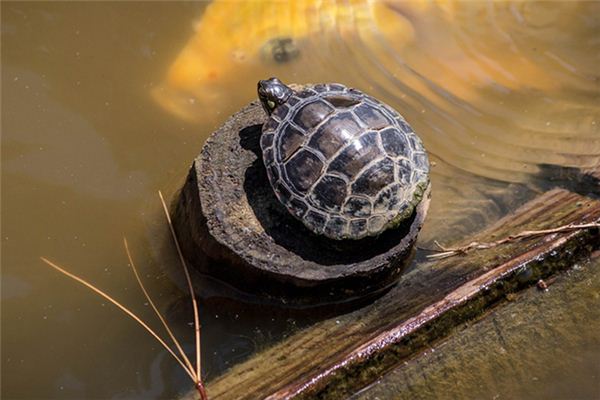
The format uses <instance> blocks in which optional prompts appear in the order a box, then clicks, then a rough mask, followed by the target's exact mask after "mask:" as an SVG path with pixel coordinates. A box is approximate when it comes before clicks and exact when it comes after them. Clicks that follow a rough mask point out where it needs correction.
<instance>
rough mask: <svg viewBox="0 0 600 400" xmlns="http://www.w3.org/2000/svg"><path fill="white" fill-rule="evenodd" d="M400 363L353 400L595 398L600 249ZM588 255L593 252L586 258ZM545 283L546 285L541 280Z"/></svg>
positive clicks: (599, 367) (599, 366)
mask: <svg viewBox="0 0 600 400" xmlns="http://www.w3.org/2000/svg"><path fill="white" fill-rule="evenodd" d="M595 253H596V257H597V258H595V259H592V260H589V261H587V260H586V261H585V262H581V263H580V262H578V263H577V264H576V265H577V268H574V269H573V270H570V271H568V273H565V274H560V275H559V276H557V277H555V278H551V279H552V280H554V279H556V281H555V282H554V283H553V284H552V285H551V286H549V288H548V289H547V290H540V289H538V288H537V287H531V288H529V289H527V290H524V291H523V292H522V293H519V294H516V295H514V296H511V299H510V301H507V302H505V303H504V304H503V305H501V306H499V307H494V308H493V309H492V310H491V312H489V313H486V314H485V315H484V316H482V317H481V318H479V319H478V320H477V321H474V322H471V321H470V322H469V323H468V324H465V325H464V326H462V327H460V328H459V329H457V331H455V332H453V333H452V334H451V335H449V337H448V338H447V339H445V340H443V341H440V342H438V343H433V344H432V346H431V347H430V348H428V349H427V350H426V351H424V352H423V353H422V354H420V355H419V356H418V357H414V358H411V359H410V360H408V361H407V362H405V363H401V364H400V365H398V366H397V367H395V368H394V369H393V370H392V371H390V372H389V373H387V374H385V376H383V377H381V378H379V379H378V380H377V382H375V383H374V384H373V385H371V386H370V387H369V388H366V389H364V390H362V391H361V392H360V393H359V394H356V395H355V396H353V397H352V399H353V400H370V399H377V398H379V399H397V400H427V399H438V398H444V399H493V398H501V399H532V398H535V399H597V398H599V397H600V386H599V385H598V376H599V374H600V363H599V362H598V361H599V360H600V296H599V294H600V251H597V252H595ZM592 257H594V254H592ZM548 282H550V281H548Z"/></svg>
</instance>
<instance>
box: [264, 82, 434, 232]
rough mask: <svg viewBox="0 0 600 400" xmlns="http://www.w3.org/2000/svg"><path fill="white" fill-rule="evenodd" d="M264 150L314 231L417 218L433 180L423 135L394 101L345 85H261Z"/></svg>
mask: <svg viewBox="0 0 600 400" xmlns="http://www.w3.org/2000/svg"><path fill="white" fill-rule="evenodd" d="M258 93H259V98H260V99H261V102H262V104H263V107H264V108H265V111H266V112H267V113H268V114H269V115H270V116H269V119H268V121H267V122H266V123H265V124H264V125H263V128H262V136H261V141H260V145H261V149H262V153H263V160H264V164H265V167H266V169H267V174H268V177H269V181H270V183H271V186H272V187H273V190H274V191H275V194H276V195H277V198H278V199H279V200H280V201H281V203H283V204H284V205H285V206H286V207H287V209H288V210H289V211H290V212H291V213H292V214H293V215H294V216H295V217H296V218H298V219H300V220H301V221H302V222H303V223H304V225H306V227H308V228H309V229H310V230H311V231H313V232H315V233H317V234H322V235H325V236H327V237H329V238H332V239H361V238H364V237H366V236H375V235H378V234H380V233H381V232H383V231H384V230H386V229H388V228H391V227H395V226H397V225H398V224H400V223H401V222H402V221H404V220H405V219H407V218H409V217H410V216H411V215H412V213H413V211H414V208H415V207H416V205H417V204H419V202H420V201H421V199H422V197H423V193H424V191H425V190H426V188H427V186H428V184H429V161H428V158H427V153H426V152H425V149H424V148H423V145H422V143H421V140H420V139H419V137H418V136H417V135H416V134H415V133H414V131H413V130H412V128H411V127H410V126H409V125H408V124H407V123H406V121H405V120H404V119H403V118H402V117H401V116H400V115H399V114H398V113H397V112H396V111H395V110H394V109H392V108H391V107H389V106H387V105H385V104H383V103H381V102H380V101H378V100H376V99H374V98H373V97H371V96H368V95H366V94H364V93H362V92H360V91H358V90H355V89H349V88H347V87H345V86H344V85H341V84H335V83H331V84H318V85H311V86H305V87H304V88H303V89H302V90H300V91H298V92H295V91H293V90H292V89H291V88H289V87H287V86H286V85H284V84H283V83H281V82H280V81H279V80H278V79H276V78H272V79H269V80H265V81H260V82H259V84H258Z"/></svg>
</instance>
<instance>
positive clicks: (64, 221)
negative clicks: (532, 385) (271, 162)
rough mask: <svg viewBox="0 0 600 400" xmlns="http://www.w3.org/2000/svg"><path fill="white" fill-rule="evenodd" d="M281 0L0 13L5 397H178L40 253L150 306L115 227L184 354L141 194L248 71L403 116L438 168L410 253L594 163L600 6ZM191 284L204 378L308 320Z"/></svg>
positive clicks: (159, 359)
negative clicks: (349, 95) (324, 87)
mask: <svg viewBox="0 0 600 400" xmlns="http://www.w3.org/2000/svg"><path fill="white" fill-rule="evenodd" d="M294 4H295V6H294V7H292V6H290V5H289V4H286V3H281V2H277V3H275V2H274V3H262V2H254V3H251V2H248V3H233V2H230V3H227V4H224V5H223V4H219V5H215V6H213V7H211V8H209V9H208V10H209V11H208V12H207V14H206V15H204V16H203V10H204V9H205V7H206V3H173V4H166V3H156V2H141V3H140V2H135V3H134V2H131V3H105V2H98V3H93V2H92V3H18V2H17V3H6V2H3V3H2V189H3V190H2V217H3V221H2V397H3V398H82V397H85V398H148V397H169V396H175V395H176V394H178V393H183V392H185V391H187V390H188V389H189V383H188V382H187V380H186V376H185V374H184V373H183V372H182V371H180V370H179V369H178V367H177V366H176V365H175V363H174V362H172V361H171V360H170V359H168V358H167V354H166V353H165V351H164V350H162V349H160V348H158V347H157V345H156V343H155V342H154V340H153V339H152V338H150V337H147V335H146V334H145V333H144V332H142V331H141V330H140V329H139V328H138V327H137V326H136V325H134V324H133V323H132V322H130V321H129V320H127V319H125V318H124V317H122V316H121V314H119V313H118V311H116V310H115V309H114V308H113V307H112V306H110V305H107V304H104V303H103V302H101V301H100V300H98V298H96V297H94V295H92V294H90V293H89V292H88V291H86V290H85V289H83V288H81V287H79V286H77V285H76V284H75V283H73V282H71V281H69V280H67V279H66V278H63V277H61V276H59V275H57V274H56V273H55V272H54V271H51V270H49V269H48V268H47V267H45V266H43V265H42V264H41V262H40V261H39V259H38V257H39V256H41V255H44V256H47V257H50V258H51V259H53V260H55V261H57V262H59V263H61V264H64V265H66V266H68V267H69V268H70V269H71V270H72V271H74V272H76V273H78V274H81V275H82V276H84V277H86V278H88V279H90V280H92V281H93V282H95V283H97V284H98V285H99V286H100V287H102V288H104V289H106V290H107V291H109V292H110V293H111V294H113V295H114V296H115V297H117V298H118V299H120V300H122V301H123V302H124V303H126V304H128V305H131V306H132V308H135V309H136V310H139V311H140V313H142V314H144V315H147V316H150V312H149V311H150V310H149V309H148V307H147V306H146V305H145V304H144V300H143V298H142V295H141V293H140V292H139V291H138V290H137V288H136V286H135V281H134V280H133V276H132V275H131V272H130V271H129V269H128V268H127V262H126V257H125V254H124V251H123V246H122V237H123V236H124V235H126V236H127V237H128V239H129V242H130V244H131V247H132V250H133V253H134V257H135V258H136V261H137V263H138V264H139V266H140V267H142V272H143V275H145V276H146V277H147V281H148V283H149V286H150V287H149V289H150V290H151V291H152V292H153V293H157V296H158V299H157V300H158V301H159V302H160V303H161V304H163V307H164V309H165V310H166V311H167V312H168V314H169V315H170V319H171V320H172V321H173V323H174V326H175V330H176V331H177V332H179V333H181V334H183V335H187V336H186V337H187V338H188V339H187V340H186V341H185V343H186V347H190V350H191V346H192V343H193V342H192V337H191V334H192V331H191V328H190V327H189V326H188V325H187V323H188V322H190V321H191V316H190V314H189V313H188V312H187V311H189V310H188V309H187V308H186V306H185V305H186V304H187V302H186V299H187V298H186V296H185V294H184V293H182V292H180V291H179V289H178V286H177V285H176V284H174V283H172V280H171V279H172V278H173V277H175V279H178V278H177V275H176V272H174V271H176V269H177V267H178V266H177V263H176V259H175V257H174V253H173V249H172V248H171V247H170V246H169V242H168V235H167V231H166V230H165V222H164V217H163V216H162V215H161V211H160V206H159V202H158V197H157V195H156V191H157V190H158V189H162V190H163V191H165V193H166V194H167V195H168V196H172V195H173V194H174V193H175V191H176V190H177V189H178V187H179V186H180V184H181V183H182V180H183V178H184V176H185V174H186V172H187V168H188V166H189V163H190V161H191V160H192V158H193V157H194V156H195V155H196V154H197V153H198V151H199V149H200V147H201V145H202V142H203V141H204V139H205V138H206V137H207V135H208V134H209V133H210V132H211V130H212V129H213V128H214V127H215V126H217V125H218V124H220V123H221V122H222V121H223V120H224V119H225V118H226V116H228V115H229V114H231V113H232V112H234V111H235V110H237V109H238V108H239V107H240V106H242V105H243V104H245V103H247V102H248V101H249V100H251V99H253V98H254V96H255V94H254V91H255V82H256V81H257V80H258V79H260V78H265V77H267V76H271V75H277V76H280V77H281V78H282V79H283V80H285V81H288V82H292V81H294V82H317V81H340V82H343V83H346V84H348V85H353V86H356V87H358V88H360V89H362V90H365V91H367V92H369V93H371V94H373V95H375V96H377V97H379V98H381V99H382V100H385V101H387V102H388V103H390V104H392V105H393V106H394V107H396V108H397V109H398V110H400V112H401V113H402V114H403V115H404V116H405V117H406V119H407V120H408V121H409V122H410V123H411V124H412V125H413V127H414V128H415V130H416V131H417V132H419V133H420V135H421V136H422V138H423V140H424V142H425V145H426V147H427V148H428V150H429V151H430V153H431V160H432V161H434V163H435V165H434V166H433V168H432V170H433V172H432V180H433V185H434V194H433V196H434V197H433V202H432V209H431V212H430V217H429V219H428V223H427V224H426V226H425V228H424V232H423V234H422V239H423V240H424V241H429V240H431V239H432V238H436V239H438V240H441V241H449V240H452V239H457V238H458V237H460V236H462V235H464V234H467V233H469V232H471V231H473V230H474V229H477V228H480V227H481V226H483V225H485V224H486V223H487V222H488V221H489V220H492V219H495V218H497V217H498V216H499V215H501V214H502V213H504V212H506V210H507V209H510V208H512V206H513V205H514V204H517V203H518V202H519V199H520V198H521V197H524V193H529V192H531V191H532V190H540V189H541V188H543V187H545V186H550V185H552V184H554V183H556V182H553V181H552V179H551V178H552V175H548V173H547V171H548V170H550V171H554V169H552V168H550V169H548V167H543V166H542V167H541V166H540V165H543V164H550V165H555V166H568V167H576V168H586V167H591V166H595V165H598V164H599V163H600V128H599V125H600V105H599V104H600V79H599V74H598V70H597V65H599V63H600V22H599V20H598V17H597V15H600V3H597V2H585V3H573V2H564V3H509V2H500V3H483V2H468V3H449V4H445V5H437V4H435V3H434V4H432V5H427V6H426V5H424V3H421V2H414V3H394V4H391V5H390V4H386V3H380V4H378V5H377V6H376V7H375V8H374V9H372V8H368V7H366V6H360V5H357V6H356V8H354V9H353V10H350V9H349V8H348V7H347V6H345V5H340V6H339V7H337V8H336V7H329V6H322V7H321V8H315V7H313V3H312V2H296V3H294ZM259 6H260V7H259ZM275 16H277V17H276V18H275ZM200 20H201V21H202V23H201V24H198V21H200ZM286 38H292V39H293V41H292V42H291V44H290V45H289V46H291V47H285V46H284V49H283V51H281V46H282V43H284V44H285V43H289V42H286V41H285V40H282V39H286ZM274 39H275V40H274ZM183 49H186V50H183ZM274 49H275V50H274ZM277 49H279V50H277ZM558 183H561V182H558ZM200 286H201V289H202V294H203V300H202V303H201V308H202V310H203V311H204V314H203V326H204V329H203V332H204V338H203V350H204V358H203V359H204V364H203V365H204V369H205V373H206V375H207V376H208V377H210V376H215V375H216V374H218V373H219V372H220V371H223V370H224V369H225V368H227V367H228V366H229V365H231V364H232V363H234V362H236V361H237V360H239V359H242V358H244V357H245V356H247V355H248V354H250V353H251V352H252V351H254V350H256V349H257V348H260V347H262V346H266V345H267V344H268V343H269V342H270V341H272V340H273V338H276V337H279V336H280V335H282V334H285V332H289V331H290V330H293V329H295V326H296V325H302V324H306V323H308V322H309V321H310V318H309V317H308V316H306V315H300V316H299V315H297V313H296V314H294V313H291V312H290V313H288V312H286V311H278V312H275V310H272V309H265V308H262V307H261V308H258V307H256V306H251V305H243V304H241V303H239V302H237V301H233V300H227V299H226V298H225V297H224V296H222V295H221V293H223V288H222V287H219V286H218V285H216V286H215V285H212V284H209V283H207V282H205V281H202V283H201V284H200ZM590 290H592V289H590ZM594 290H597V288H595V289H594ZM524 351H525V350H524ZM574 351H581V352H585V351H586V349H584V348H580V349H579V350H574ZM566 373H568V371H567V372H566ZM576 382H578V380H576V377H575V376H574V377H573V384H576Z"/></svg>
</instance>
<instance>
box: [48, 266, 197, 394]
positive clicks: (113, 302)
mask: <svg viewBox="0 0 600 400" xmlns="http://www.w3.org/2000/svg"><path fill="white" fill-rule="evenodd" d="M40 259H41V260H42V261H43V262H45V263H46V264H48V265H49V266H51V267H52V268H54V269H55V270H57V271H58V272H60V273H62V274H64V275H66V276H68V277H69V278H71V279H73V280H75V281H77V282H79V283H81V284H82V285H84V286H86V287H88V288H89V289H91V290H93V291H94V292H96V293H97V294H98V295H100V296H101V297H104V298H105V299H106V300H108V301H109V302H111V303H112V304H114V305H115V306H116V307H118V308H119V309H121V311H123V312H124V313H125V314H127V315H128V316H129V317H131V318H132V319H133V320H134V321H136V322H137V323H138V324H140V325H141V326H142V327H143V328H144V329H145V330H146V331H147V332H148V333H149V334H150V335H152V336H153V337H154V338H155V339H156V340H158V342H159V343H160V344H161V345H162V346H163V347H164V348H165V350H167V351H168V352H169V353H170V354H171V355H172V356H173V358H175V360H177V362H178V363H179V365H181V367H182V368H183V369H184V370H185V372H187V374H188V375H189V376H190V378H192V380H193V381H194V383H196V382H197V380H196V377H195V376H194V375H195V374H194V370H193V369H191V370H190V369H188V367H187V366H186V365H185V364H184V363H183V361H181V359H180V358H179V357H178V356H177V355H176V354H175V353H174V352H173V350H171V348H170V347H169V346H167V344H166V343H165V342H164V341H163V340H162V339H161V338H160V337H159V336H158V335H157V334H156V332H154V331H153V330H152V328H150V327H149V326H148V325H146V323H145V322H144V321H142V320H141V318H140V317H138V316H137V315H135V314H134V313H133V311H131V310H129V309H128V308H127V307H125V306H124V305H122V304H121V303H119V302H118V301H117V300H115V299H113V298H112V297H111V296H109V295H108V294H106V293H105V292H103V291H102V290H100V289H98V288H97V287H96V286H94V285H92V284H91V283H89V282H88V281H86V280H85V279H83V278H80V277H79V276H77V275H75V274H72V273H70V272H68V271H66V270H65V269H63V268H62V267H60V266H58V265H57V264H55V263H53V262H52V261H50V260H48V259H47V258H45V257H40Z"/></svg>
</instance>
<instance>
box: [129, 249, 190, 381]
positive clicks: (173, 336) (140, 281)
mask: <svg viewBox="0 0 600 400" xmlns="http://www.w3.org/2000/svg"><path fill="white" fill-rule="evenodd" d="M123 245H124V246H125V252H126V253H127V258H128V259H129V265H131V269H133V273H134V275H135V279H136V280H137V282H138V284H139V286H140V288H141V289H142V292H144V296H146V299H147V300H148V303H150V306H151V307H152V309H153V310H154V312H155V313H156V315H157V316H158V319H160V322H162V324H163V326H164V327H165V330H166V331H167V333H168V334H169V336H170V337H171V340H172V341H173V344H175V347H177V350H178V351H179V354H180V355H181V358H182V359H183V360H184V361H185V363H186V365H187V366H188V368H189V370H190V371H194V367H193V366H192V363H191V362H190V359H189V358H188V357H187V356H186V355H185V352H184V351H183V349H182V348H181V345H180V343H179V341H178V340H177V338H175V335H173V332H172V331H171V329H170V328H169V325H168V324H167V322H166V321H165V319H164V318H163V316H162V314H161V313H160V311H158V308H157V307H156V305H155V304H154V301H152V298H151V297H150V295H149V294H148V291H147V290H146V287H145V286H144V284H143V283H142V280H141V279H140V276H139V274H138V271H137V268H136V266H135V263H134V262H133V257H132V256H131V252H130V251H129V245H128V243H127V239H126V238H123Z"/></svg>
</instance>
